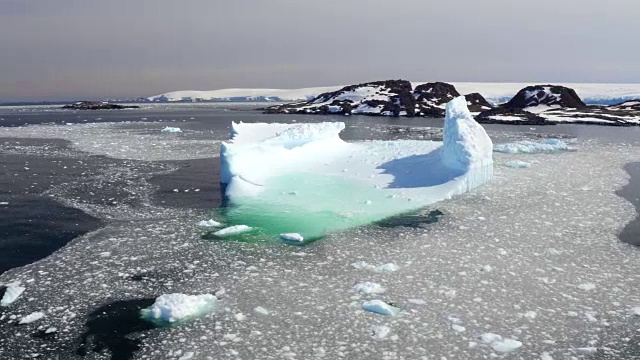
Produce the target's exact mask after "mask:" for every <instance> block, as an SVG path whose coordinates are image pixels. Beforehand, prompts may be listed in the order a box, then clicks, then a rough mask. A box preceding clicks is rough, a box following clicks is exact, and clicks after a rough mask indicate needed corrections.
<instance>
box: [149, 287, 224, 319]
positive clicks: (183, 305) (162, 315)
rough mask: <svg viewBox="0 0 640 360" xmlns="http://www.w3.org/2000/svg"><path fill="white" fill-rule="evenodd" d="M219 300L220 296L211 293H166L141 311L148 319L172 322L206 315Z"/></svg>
mask: <svg viewBox="0 0 640 360" xmlns="http://www.w3.org/2000/svg"><path fill="white" fill-rule="evenodd" d="M218 302H219V300H218V298H216V297H215V296H214V295H211V294H203V295H186V294H164V295H161V296H159V297H158V298H157V299H156V301H155V303H153V305H151V306H150V307H149V308H146V309H142V310H141V311H140V312H141V315H142V318H144V319H146V320H149V321H152V322H155V323H159V324H166V323H168V324H171V323H176V322H179V321H180V322H181V321H187V320H192V319H195V318H198V317H201V316H204V315H206V314H207V313H209V312H210V311H212V310H213V309H214V308H215V307H216V305H218Z"/></svg>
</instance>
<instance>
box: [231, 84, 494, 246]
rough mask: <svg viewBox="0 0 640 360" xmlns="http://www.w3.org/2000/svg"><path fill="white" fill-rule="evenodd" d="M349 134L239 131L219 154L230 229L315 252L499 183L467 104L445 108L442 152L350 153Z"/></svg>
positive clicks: (325, 127)
mask: <svg viewBox="0 0 640 360" xmlns="http://www.w3.org/2000/svg"><path fill="white" fill-rule="evenodd" d="M344 128H345V124H344V123H342V122H322V123H295V124H278V123H275V124H274V123H269V124H266V123H233V124H232V129H231V137H230V140H229V141H228V142H225V143H223V144H222V146H221V149H220V162H221V167H220V182H221V184H222V189H223V192H224V198H225V202H226V205H227V206H226V207H224V208H223V209H222V210H221V214H220V215H221V216H223V217H224V218H225V220H224V222H225V223H227V224H230V225H234V224H237V225H239V224H242V225H246V226H249V227H251V228H253V229H255V231H253V232H252V233H251V234H247V236H246V237H247V239H249V238H251V239H255V240H264V239H278V238H279V235H280V234H290V233H296V234H299V235H300V236H301V237H303V238H304V239H305V242H308V241H313V240H315V239H319V238H321V237H323V236H325V235H326V234H327V233H331V232H336V231H341V230H345V229H349V228H353V227H356V226H361V225H365V224H369V223H373V222H375V221H379V220H382V219H385V218H388V217H390V216H394V215H398V214H401V213H405V212H410V211H415V210H417V209H420V208H423V207H425V206H427V205H430V204H433V203H435V202H438V201H442V200H445V199H449V198H451V197H453V196H455V195H459V194H462V193H464V192H468V191H470V190H472V189H474V188H476V187H478V186H480V185H482V184H484V183H485V182H487V181H489V180H490V179H491V177H492V175H493V158H492V153H493V144H492V142H491V139H490V138H489V136H488V135H487V133H486V132H485V130H484V129H483V128H482V126H480V125H479V124H478V123H477V122H476V121H475V120H474V119H473V117H472V115H471V113H470V112H469V110H468V109H467V103H466V100H465V98H464V97H458V98H455V99H453V100H452V101H450V102H449V103H448V104H447V106H446V117H445V125H444V140H443V142H438V141H418V140H398V141H364V142H355V143H348V142H345V141H343V140H342V139H341V138H340V136H339V134H340V132H341V131H342V130H343V129H344ZM247 239H245V240H247Z"/></svg>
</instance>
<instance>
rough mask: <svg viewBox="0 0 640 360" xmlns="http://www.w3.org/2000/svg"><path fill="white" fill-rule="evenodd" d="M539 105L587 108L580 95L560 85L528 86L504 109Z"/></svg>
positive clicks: (505, 105)
mask: <svg viewBox="0 0 640 360" xmlns="http://www.w3.org/2000/svg"><path fill="white" fill-rule="evenodd" d="M538 105H547V106H558V107H563V108H574V109H581V108H585V107H587V105H586V104H585V103H584V102H583V101H582V99H580V97H579V96H578V94H576V92H575V90H573V89H571V88H568V87H565V86H559V85H533V86H527V87H526V88H524V89H522V90H520V91H518V93H517V94H516V95H515V96H514V97H513V98H512V99H511V100H509V101H508V102H507V103H506V104H504V105H503V107H505V108H509V109H524V108H527V107H532V106H538Z"/></svg>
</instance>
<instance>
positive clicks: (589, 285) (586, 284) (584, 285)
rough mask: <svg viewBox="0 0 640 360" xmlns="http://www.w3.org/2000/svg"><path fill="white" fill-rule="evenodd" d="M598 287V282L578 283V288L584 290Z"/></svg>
mask: <svg viewBox="0 0 640 360" xmlns="http://www.w3.org/2000/svg"><path fill="white" fill-rule="evenodd" d="M595 288H596V284H594V283H584V284H580V285H578V289H580V290H584V291H590V290H593V289H595Z"/></svg>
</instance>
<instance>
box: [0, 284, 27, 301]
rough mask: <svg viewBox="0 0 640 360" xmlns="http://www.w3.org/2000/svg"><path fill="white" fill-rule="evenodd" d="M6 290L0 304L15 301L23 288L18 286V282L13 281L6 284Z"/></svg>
mask: <svg viewBox="0 0 640 360" xmlns="http://www.w3.org/2000/svg"><path fill="white" fill-rule="evenodd" d="M6 287H7V288H6V291H5V293H4V296H3V297H2V300H0V306H9V305H11V303H13V302H14V301H16V300H17V299H18V297H20V295H22V293H23V292H24V291H25V288H24V287H22V286H20V283H19V282H13V283H9V284H7V285H6Z"/></svg>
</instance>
